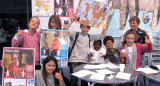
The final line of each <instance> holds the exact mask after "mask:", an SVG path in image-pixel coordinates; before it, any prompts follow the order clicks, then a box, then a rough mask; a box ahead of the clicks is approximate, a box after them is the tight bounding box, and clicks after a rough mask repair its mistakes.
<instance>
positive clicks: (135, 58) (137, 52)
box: [120, 31, 153, 69]
mask: <svg viewBox="0 0 160 86" xmlns="http://www.w3.org/2000/svg"><path fill="white" fill-rule="evenodd" d="M137 38H138V37H137V35H136V32H135V31H127V32H126V33H125V35H124V39H125V40H126V42H127V43H126V44H124V45H122V46H121V48H120V50H121V52H120V60H121V62H123V63H125V64H126V66H127V67H131V68H134V69H137V68H139V67H141V65H140V60H141V56H142V52H152V50H153V47H152V43H151V42H150V40H148V39H145V43H146V44H147V45H148V46H143V45H142V44H140V43H135V41H136V40H137Z"/></svg>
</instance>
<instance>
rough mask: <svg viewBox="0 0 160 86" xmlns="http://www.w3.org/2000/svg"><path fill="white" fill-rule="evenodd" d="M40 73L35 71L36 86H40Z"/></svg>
mask: <svg viewBox="0 0 160 86" xmlns="http://www.w3.org/2000/svg"><path fill="white" fill-rule="evenodd" d="M37 72H38V71H35V86H40V82H39V79H38V74H39V73H37Z"/></svg>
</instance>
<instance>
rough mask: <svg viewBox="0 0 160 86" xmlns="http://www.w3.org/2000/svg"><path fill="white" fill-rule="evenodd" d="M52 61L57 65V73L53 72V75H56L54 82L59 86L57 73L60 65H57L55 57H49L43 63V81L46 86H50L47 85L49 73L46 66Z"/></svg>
mask: <svg viewBox="0 0 160 86" xmlns="http://www.w3.org/2000/svg"><path fill="white" fill-rule="evenodd" d="M50 61H53V62H54V63H55V64H56V68H55V71H53V75H54V80H55V86H57V83H58V82H57V79H56V78H55V73H56V72H58V65H57V60H56V58H55V57H53V56H47V57H46V58H45V59H44V62H43V70H42V75H43V79H44V81H45V83H46V86H48V84H47V76H48V75H47V71H46V64H47V63H48V62H50Z"/></svg>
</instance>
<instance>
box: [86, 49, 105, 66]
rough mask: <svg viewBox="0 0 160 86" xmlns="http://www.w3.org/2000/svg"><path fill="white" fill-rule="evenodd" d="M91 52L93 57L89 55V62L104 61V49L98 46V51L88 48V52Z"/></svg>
mask: <svg viewBox="0 0 160 86" xmlns="http://www.w3.org/2000/svg"><path fill="white" fill-rule="evenodd" d="M90 53H93V57H91V56H90V58H89V63H103V62H104V57H102V56H104V55H106V50H105V49H104V48H100V49H99V51H96V50H94V49H90V50H89V52H88V54H89V55H90Z"/></svg>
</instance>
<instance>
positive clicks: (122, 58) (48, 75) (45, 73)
mask: <svg viewBox="0 0 160 86" xmlns="http://www.w3.org/2000/svg"><path fill="white" fill-rule="evenodd" d="M76 19H77V17H76V16H75V15H73V16H72V18H71V22H70V23H69V24H68V25H67V26H66V27H64V28H63V29H65V30H68V29H69V27H70V25H71V24H72V23H73V21H74V20H76ZM129 23H130V27H131V30H128V31H127V32H126V33H125V35H124V41H123V45H122V47H121V48H120V50H118V49H115V48H114V47H113V45H114V38H113V37H112V36H106V30H107V29H103V31H102V33H99V34H96V35H95V34H88V32H89V31H90V29H91V27H90V26H87V25H83V24H80V29H81V31H80V32H74V31H69V38H70V47H72V46H73V43H74V42H75V45H74V47H73V49H72V52H71V54H70V56H69V57H68V66H70V72H71V73H73V69H74V68H75V67H77V66H79V65H81V64H86V63H103V62H105V60H109V61H110V62H112V63H114V64H119V63H124V64H126V66H128V67H132V68H134V69H137V68H138V67H141V64H140V61H141V57H142V55H143V53H144V52H152V43H151V42H150V41H149V38H148V35H147V34H146V32H145V31H144V30H141V29H139V28H138V26H139V24H140V20H139V18H138V17H136V16H133V17H131V19H130V20H129ZM39 24H40V21H39V18H38V17H35V16H33V17H32V18H31V20H30V21H29V23H28V30H20V28H19V29H18V32H17V33H16V34H15V36H14V37H13V39H12V44H11V45H12V47H18V46H21V47H23V48H34V49H35V51H36V57H35V64H39V63H40V52H39V51H40V42H39V41H40V39H39V38H40V34H41V33H43V31H42V30H40V31H39V32H37V31H36V29H37V28H38V27H39ZM106 24H107V25H108V24H109V21H107V23H106ZM48 28H49V29H55V30H61V20H60V18H59V16H57V15H52V16H51V17H50V19H49V23H48ZM77 34H78V37H77V38H76V35H77ZM58 35H59V33H55V34H54V37H55V39H54V41H53V42H52V45H51V47H52V52H51V53H52V54H54V55H57V49H59V46H58V45H56V44H58V42H55V41H57V40H58V39H56V37H57V36H58ZM48 40H49V39H48ZM102 40H103V44H104V46H105V47H106V49H104V48H102ZM137 40H138V41H137ZM90 41H92V42H93V48H91V47H90ZM137 42H138V43H137ZM140 43H141V44H145V45H141V44H140ZM54 45H56V46H54ZM124 51H125V52H124ZM3 65H5V64H4V62H3V61H1V66H3ZM35 78H36V79H35V80H36V81H35V84H36V86H51V85H55V86H57V84H58V83H59V84H60V86H65V83H64V80H63V77H62V75H61V72H59V71H58V66H57V61H56V59H55V58H54V57H52V56H48V57H47V58H45V60H44V62H43V69H42V70H38V71H36V75H35ZM77 81H78V79H77V78H76V77H74V76H71V80H70V85H69V86H77ZM82 85H83V86H85V82H84V83H82Z"/></svg>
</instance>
